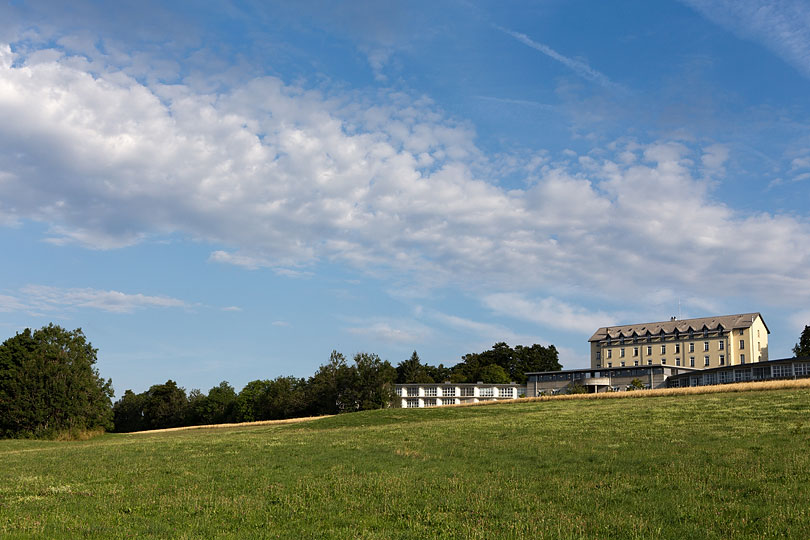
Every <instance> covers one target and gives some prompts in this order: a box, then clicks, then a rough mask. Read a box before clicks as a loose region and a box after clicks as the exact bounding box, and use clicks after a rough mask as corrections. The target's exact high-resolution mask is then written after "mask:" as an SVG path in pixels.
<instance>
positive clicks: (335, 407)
mask: <svg viewBox="0 0 810 540" xmlns="http://www.w3.org/2000/svg"><path fill="white" fill-rule="evenodd" d="M355 377H356V372H355V370H354V369H352V368H351V367H350V366H349V365H348V364H347V363H346V357H345V356H343V355H342V354H341V353H339V352H337V351H332V354H331V355H330V356H329V362H328V363H326V364H324V365H322V366H321V367H320V368H318V371H317V372H315V374H314V375H313V376H312V377H310V379H309V382H308V385H307V386H308V388H309V393H310V397H311V398H312V407H313V412H314V413H315V414H337V413H342V412H351V411H356V410H357V406H358V404H357V398H356V395H355V392H354V388H355V380H354V379H355Z"/></svg>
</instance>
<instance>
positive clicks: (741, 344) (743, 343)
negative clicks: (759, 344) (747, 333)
mask: <svg viewBox="0 0 810 540" xmlns="http://www.w3.org/2000/svg"><path fill="white" fill-rule="evenodd" d="M744 348H745V340H744V339H741V340H740V350H743V349H744Z"/></svg>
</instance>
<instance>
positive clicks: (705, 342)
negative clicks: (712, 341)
mask: <svg viewBox="0 0 810 540" xmlns="http://www.w3.org/2000/svg"><path fill="white" fill-rule="evenodd" d="M703 350H704V351H708V350H709V342H708V341H704V342H703Z"/></svg>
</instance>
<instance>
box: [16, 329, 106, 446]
mask: <svg viewBox="0 0 810 540" xmlns="http://www.w3.org/2000/svg"><path fill="white" fill-rule="evenodd" d="M97 353H98V350H97V349H94V348H93V346H92V345H91V344H90V342H89V341H87V339H86V337H85V336H84V334H83V333H82V331H81V329H80V328H79V329H76V330H73V331H72V332H71V331H68V330H65V329H64V328H61V327H60V326H55V325H53V324H49V325H48V326H46V327H43V328H40V329H39V330H36V331H34V332H31V330H30V329H25V330H24V331H23V332H22V333H19V334H17V335H15V336H14V337H13V338H9V339H7V340H6V341H4V342H3V343H2V344H1V345H0V436H3V437H14V436H35V437H40V436H55V435H57V434H60V433H65V432H69V433H74V434H75V433H77V432H80V431H85V430H96V429H111V428H112V419H113V415H112V396H113V390H112V381H111V380H109V379H108V380H106V381H105V380H104V379H102V378H101V377H100V376H99V373H98V370H97V369H96V368H95V367H94V366H95V363H96V360H97V357H96V355H97Z"/></svg>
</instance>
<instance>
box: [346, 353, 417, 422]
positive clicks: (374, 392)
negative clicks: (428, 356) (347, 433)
mask: <svg viewBox="0 0 810 540" xmlns="http://www.w3.org/2000/svg"><path fill="white" fill-rule="evenodd" d="M414 356H416V352H414ZM416 359H417V361H418V360H419V357H418V356H416ZM354 370H355V372H356V377H355V389H354V390H355V397H356V400H357V407H358V409H360V410H370V409H383V408H386V407H390V406H391V402H392V401H393V399H394V381H395V380H396V377H397V370H396V369H394V367H393V366H392V365H391V364H390V363H389V362H388V361H387V360H381V359H380V357H379V356H377V355H376V354H369V353H358V354H356V355H354Z"/></svg>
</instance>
